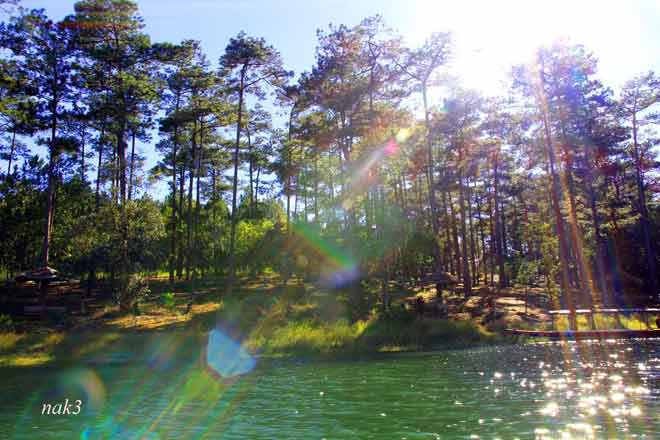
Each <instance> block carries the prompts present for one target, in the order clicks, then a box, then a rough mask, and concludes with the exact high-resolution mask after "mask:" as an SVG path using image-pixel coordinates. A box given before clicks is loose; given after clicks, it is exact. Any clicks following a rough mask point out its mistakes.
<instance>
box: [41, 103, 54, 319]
mask: <svg viewBox="0 0 660 440" xmlns="http://www.w3.org/2000/svg"><path fill="white" fill-rule="evenodd" d="M52 106H53V118H52V120H51V126H50V145H49V155H48V156H49V159H48V189H47V191H46V213H45V222H44V239H43V243H42V247H41V265H42V267H46V266H48V254H49V252H50V236H51V227H52V224H53V215H54V210H55V166H56V165H57V159H58V152H57V147H56V145H55V142H56V135H57V117H56V116H55V111H56V109H57V103H54V104H52ZM44 310H45V309H44Z"/></svg>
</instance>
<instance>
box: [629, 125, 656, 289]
mask: <svg viewBox="0 0 660 440" xmlns="http://www.w3.org/2000/svg"><path fill="white" fill-rule="evenodd" d="M632 126H633V154H634V156H635V180H636V183H637V204H638V211H639V215H640V226H641V229H642V236H643V237H644V253H645V254H646V263H647V265H648V272H649V281H650V288H651V296H655V299H657V300H659V301H660V291H659V290H658V268H657V264H656V253H655V248H654V246H653V241H652V240H651V232H650V221H649V211H648V207H647V205H646V194H645V192H646V190H645V188H644V187H645V184H644V173H643V169H642V157H641V154H640V151H639V143H638V140H637V136H638V124H637V115H636V113H633V119H632Z"/></svg>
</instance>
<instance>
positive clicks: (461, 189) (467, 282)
mask: <svg viewBox="0 0 660 440" xmlns="http://www.w3.org/2000/svg"><path fill="white" fill-rule="evenodd" d="M459 163H460V164H462V163H463V148H461V147H459ZM464 193H465V185H464V182H463V170H462V165H459V166H458V209H459V213H458V214H459V219H460V221H461V253H462V254H463V255H462V256H463V258H462V264H463V266H462V272H463V291H464V293H465V294H466V295H469V294H470V293H471V292H472V278H471V277H470V263H469V255H468V240H469V237H468V235H467V228H466V225H465V223H466V219H465V194H464Z"/></svg>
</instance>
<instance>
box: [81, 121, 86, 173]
mask: <svg viewBox="0 0 660 440" xmlns="http://www.w3.org/2000/svg"><path fill="white" fill-rule="evenodd" d="M85 136H86V130H85V127H84V126H83V129H82V133H81V136H80V149H81V150H82V151H81V155H80V181H81V182H82V183H83V184H84V183H85Z"/></svg>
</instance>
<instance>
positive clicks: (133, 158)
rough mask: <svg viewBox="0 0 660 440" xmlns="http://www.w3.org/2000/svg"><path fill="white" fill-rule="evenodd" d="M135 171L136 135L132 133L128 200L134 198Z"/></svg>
mask: <svg viewBox="0 0 660 440" xmlns="http://www.w3.org/2000/svg"><path fill="white" fill-rule="evenodd" d="M134 170H135V133H131V162H130V164H129V177H128V200H129V201H130V200H131V199H132V198H133V197H132V196H133V173H134Z"/></svg>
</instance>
